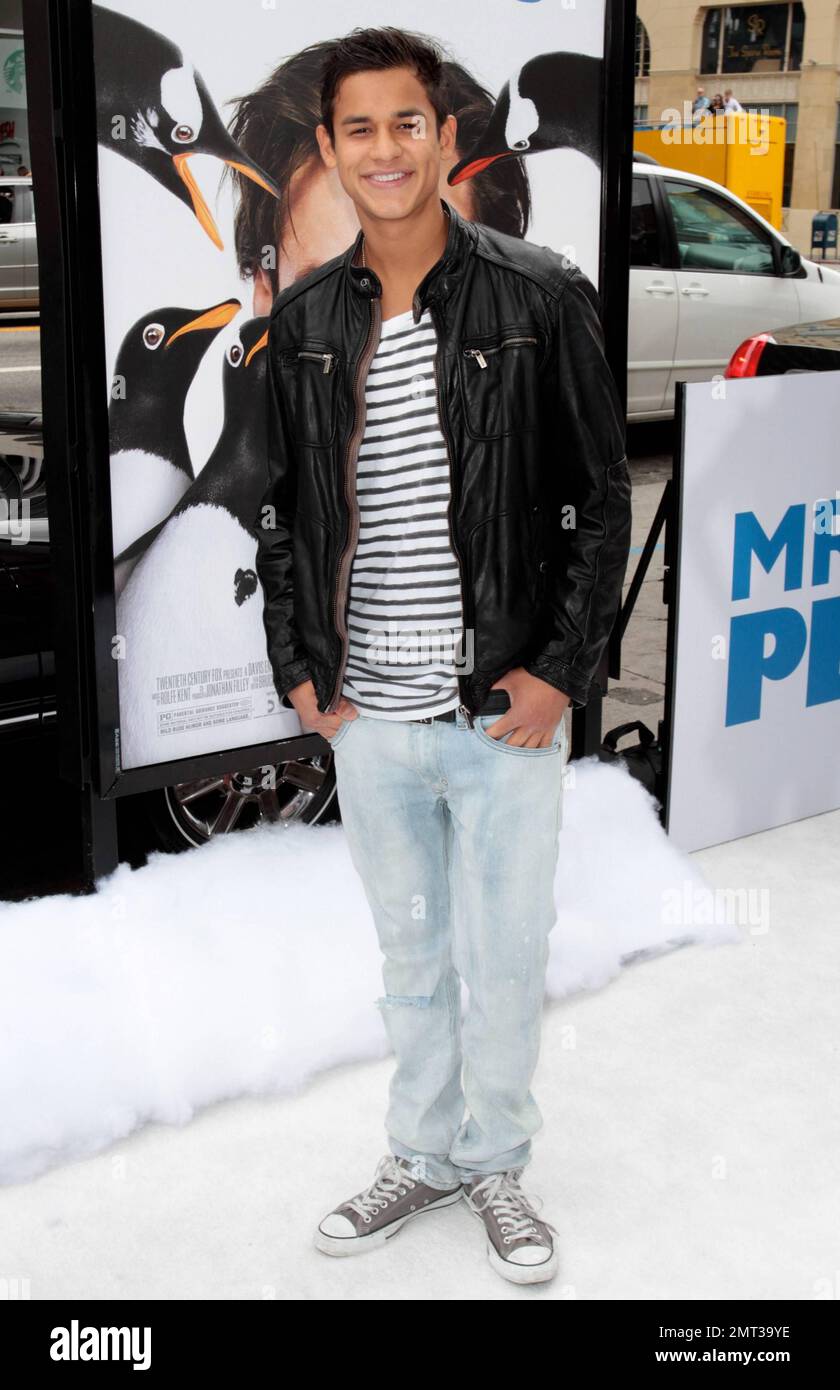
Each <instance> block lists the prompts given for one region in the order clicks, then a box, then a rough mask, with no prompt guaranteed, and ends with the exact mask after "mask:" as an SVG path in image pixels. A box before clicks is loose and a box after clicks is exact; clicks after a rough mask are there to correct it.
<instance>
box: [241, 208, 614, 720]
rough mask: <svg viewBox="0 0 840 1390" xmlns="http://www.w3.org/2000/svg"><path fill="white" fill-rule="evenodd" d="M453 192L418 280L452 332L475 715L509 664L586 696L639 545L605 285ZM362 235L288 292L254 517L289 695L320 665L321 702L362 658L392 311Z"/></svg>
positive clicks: (278, 676)
mask: <svg viewBox="0 0 840 1390" xmlns="http://www.w3.org/2000/svg"><path fill="white" fill-rule="evenodd" d="M441 202H442V205H443V207H444V209H445V211H446V212H447V213H448V214H449V230H448V237H447V242H446V247H445V250H444V253H443V255H442V257H441V259H440V260H439V261H438V262H437V264H436V265H434V266H433V267H432V269H431V270H430V271H429V272H428V274H427V275H426V276H425V277H424V279H423V280H422V282H421V283H420V285H419V286H418V287H417V291H416V293H415V296H414V317H415V321H416V320H417V319H418V318H419V316H420V313H421V311H422V309H423V308H425V307H426V306H427V305H428V307H429V310H430V313H431V316H432V320H433V322H434V325H435V328H436V331H437V337H438V352H437V358H436V369H435V376H436V389H437V405H438V411H439V415H440V422H441V428H442V432H443V436H444V439H445V441H446V445H447V452H448V455H449V464H450V473H451V501H450V505H449V521H450V533H451V539H452V544H453V549H454V551H455V554H456V558H457V560H458V563H459V567H460V572H461V587H462V601H463V619H464V626H465V628H468V629H472V634H473V663H474V664H473V669H472V670H471V671H470V670H465V671H464V672H463V673H462V674H459V677H458V680H459V688H460V692H461V699H462V704H463V706H464V708H465V709H466V710H467V711H468V712H471V713H475V711H476V710H478V709H479V708H480V707H481V705H482V704H483V702H484V699H485V697H486V695H487V692H488V690H489V688H490V686H491V685H492V684H493V682H494V681H496V680H498V679H499V677H501V676H502V675H504V674H505V673H506V672H507V671H509V670H510V669H511V668H512V667H514V666H524V667H525V669H526V670H527V671H530V672H531V673H532V674H533V675H535V676H539V677H540V678H541V679H542V680H545V681H547V682H548V683H549V684H550V685H553V686H555V687H556V688H557V689H559V690H563V691H565V692H567V694H568V695H569V696H570V697H571V701H572V704H573V705H575V706H579V705H583V704H585V703H586V701H587V700H588V699H589V698H590V696H591V695H592V694H593V693H595V692H596V691H597V685H593V677H594V675H595V672H596V670H597V668H598V665H599V662H600V658H601V656H602V653H603V650H604V647H605V645H606V642H607V639H608V637H609V634H610V630H611V628H612V626H613V623H614V621H615V617H616V614H617V612H618V608H619V606H620V602H621V590H622V582H623V578H624V572H625V568H626V564H627V557H628V552H629V546H630V491H631V489H630V477H629V472H628V468H627V459H626V454H625V435H624V418H623V413H622V410H621V405H620V402H619V397H618V393H617V391H616V386H615V381H614V379H613V376H612V373H611V371H610V369H609V367H608V365H607V362H606V359H605V357H604V352H603V334H602V329H601V322H600V319H599V315H598V309H599V298H598V294H597V291H596V290H595V288H594V286H593V285H592V283H591V281H590V280H588V279H587V277H586V276H585V275H584V274H583V272H582V271H581V270H580V269H579V268H578V267H577V266H576V265H574V264H573V263H570V262H569V261H567V260H565V259H564V258H563V257H562V256H560V255H558V254H557V253H556V252H554V251H551V250H550V249H549V248H547V247H544V246H535V245H533V244H532V243H530V242H528V241H523V240H520V239H518V238H516V237H513V236H509V235H506V234H505V233H502V232H497V231H494V230H493V229H492V228H490V227H487V226H485V225H483V224H481V223H475V222H470V221H467V220H466V219H465V218H463V217H461V216H460V214H459V213H458V211H457V209H455V208H453V207H452V206H451V205H449V204H447V203H446V202H445V201H444V200H443V199H442V200H441ZM361 240H362V233H361V231H360V232H359V235H358V236H357V238H356V240H355V242H354V243H353V245H352V246H351V247H349V248H348V250H347V251H346V252H344V253H343V254H342V255H340V256H336V257H334V258H333V259H332V260H329V261H327V262H325V264H324V265H322V266H320V267H318V269H316V270H313V271H311V272H310V273H308V274H307V275H305V276H303V277H302V278H301V279H300V280H298V281H296V282H295V283H294V284H293V285H290V286H288V287H287V288H286V289H284V290H282V291H281V292H280V294H278V296H277V298H276V299H275V301H274V304H273V306H272V310H271V316H270V320H269V328H268V342H267V364H266V366H267V371H266V376H267V383H268V384H267V406H268V460H267V462H268V477H267V487H266V490H265V494H264V496H263V499H262V502H261V505H260V510H259V512H258V514H257V517H256V519H255V529H256V531H257V535H258V538H259V539H258V551H257V571H258V574H259V577H260V581H261V583H262V587H263V591H264V600H265V602H264V609H263V614H264V616H263V621H264V624H265V631H266V637H267V645H268V654H269V658H270V661H271V666H272V671H273V674H274V681H275V685H276V687H277V693H278V695H279V696H280V697H281V699H282V701H283V704H284V705H287V706H290V705H291V702H290V701H289V699H288V691H289V690H291V689H292V688H293V687H294V686H296V685H298V684H299V683H300V682H301V681H304V680H306V679H307V678H311V679H312V681H313V683H314V686H315V691H316V694H317V697H318V706H319V708H320V709H321V711H322V712H324V713H326V712H327V711H331V710H334V709H335V707H336V705H337V703H338V701H339V698H340V696H341V689H342V685H343V678H344V668H345V664H346V660H347V646H348V644H347V628H346V621H345V609H346V604H347V595H348V589H349V581H350V570H351V566H352V561H353V554H354V550H355V546H356V541H357V537H358V524H359V513H358V505H357V503H356V495H355V481H354V476H355V475H354V470H355V466H356V455H357V452H358V448H359V444H360V441H361V439H362V436H363V433H364V427H365V395H364V391H365V377H366V374H367V370H368V367H369V365H370V361H371V358H372V356H373V354H374V352H375V350H376V347H377V344H378V341H379V333H380V324H381V292H382V286H381V283H380V281H379V279H378V278H377V276H376V274H375V272H374V271H373V270H371V269H370V268H367V267H364V266H362V265H360V264H359V263H358V262H359V261H360V259H361V255H360V251H361ZM466 650H467V652H469V646H467V648H466Z"/></svg>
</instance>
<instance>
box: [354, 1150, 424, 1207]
mask: <svg viewBox="0 0 840 1390" xmlns="http://www.w3.org/2000/svg"><path fill="white" fill-rule="evenodd" d="M415 1186H416V1183H415V1181H414V1179H413V1178H410V1177H409V1176H408V1174H407V1172H406V1171H405V1169H404V1168H401V1167H400V1164H399V1163H398V1162H397V1159H396V1158H395V1156H394V1155H393V1154H383V1156H382V1158H381V1159H380V1160H379V1166H378V1167H377V1169H376V1176H375V1177H374V1179H373V1182H372V1183H371V1185H370V1187H366V1188H365V1190H364V1192H360V1193H359V1195H358V1197H353V1198H352V1199H351V1200H350V1201H349V1202H348V1203H347V1205H348V1207H352V1208H353V1210H354V1211H357V1212H358V1213H359V1215H360V1216H372V1215H373V1213H374V1212H376V1211H378V1210H379V1208H380V1207H387V1205H388V1203H389V1202H392V1201H394V1199H395V1196H396V1194H397V1192H398V1190H399V1189H400V1188H401V1187H415Z"/></svg>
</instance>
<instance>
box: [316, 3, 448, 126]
mask: <svg viewBox="0 0 840 1390" xmlns="http://www.w3.org/2000/svg"><path fill="white" fill-rule="evenodd" d="M389 68H410V69H411V71H412V72H413V73H414V75H415V76H416V78H417V80H418V81H419V82H420V83H422V85H423V86H424V87H425V89H426V95H427V97H428V98H429V102H430V103H431V105H432V107H433V109H434V113H435V116H436V118H437V131H438V135H439V134H440V128H441V126H442V124H443V122H444V121H445V120H446V117H447V116H448V115H449V103H448V100H447V93H446V90H445V78H444V70H443V53H442V52H441V50H440V48H439V47H438V45H437V44H436V43H435V42H434V41H433V40H431V39H427V38H424V37H423V36H422V35H421V34H413V33H410V32H409V31H408V30H406V29H395V28H393V27H392V26H391V25H385V26H383V27H382V28H380V29H361V28H359V29H352V30H351V31H350V33H349V34H346V35H345V36H344V38H343V39H339V40H338V41H337V43H336V45H335V47H334V48H333V50H332V52H331V54H330V56H329V57H328V58H327V61H326V63H325V64H324V75H323V78H322V80H321V120H322V121H323V123H324V125H325V126H326V127H327V130H328V132H329V137H330V139H331V140H334V139H335V131H334V129H333V112H334V110H335V99H336V96H337V94H338V88H339V85H340V83H341V82H342V81H343V80H344V78H345V77H349V76H350V74H351V73H354V72H385V71H387V70H388V69H389Z"/></svg>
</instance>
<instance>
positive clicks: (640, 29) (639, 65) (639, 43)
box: [636, 15, 650, 77]
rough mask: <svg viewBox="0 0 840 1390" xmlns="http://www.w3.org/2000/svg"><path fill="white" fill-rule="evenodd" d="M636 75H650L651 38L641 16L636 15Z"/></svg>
mask: <svg viewBox="0 0 840 1390" xmlns="http://www.w3.org/2000/svg"><path fill="white" fill-rule="evenodd" d="M636 76H637V77H650V39H649V38H648V31H647V29H646V28H645V26H644V24H643V23H642V21H641V20H640V19H639V16H638V15H637V16H636Z"/></svg>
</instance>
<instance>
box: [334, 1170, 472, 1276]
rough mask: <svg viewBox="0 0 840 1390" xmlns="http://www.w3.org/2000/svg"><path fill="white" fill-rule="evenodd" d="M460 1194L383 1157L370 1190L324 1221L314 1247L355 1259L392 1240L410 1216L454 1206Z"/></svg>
mask: <svg viewBox="0 0 840 1390" xmlns="http://www.w3.org/2000/svg"><path fill="white" fill-rule="evenodd" d="M463 1195H464V1189H463V1187H462V1186H461V1185H460V1184H459V1185H458V1186H457V1187H453V1188H450V1189H449V1190H447V1191H443V1190H442V1189H441V1188H439V1187H429V1185H428V1184H427V1183H424V1182H421V1181H420V1180H419V1179H418V1178H417V1177H414V1176H412V1165H411V1161H410V1160H409V1159H406V1158H400V1157H398V1156H397V1155H396V1154H390V1153H389V1154H385V1155H384V1156H383V1157H382V1158H381V1159H380V1160H379V1164H378V1166H377V1169H376V1176H375V1177H374V1180H373V1182H372V1183H371V1185H370V1187H366V1188H365V1189H364V1191H363V1192H359V1193H357V1195H356V1196H355V1197H351V1198H350V1199H349V1201H346V1202H342V1203H341V1206H339V1207H336V1208H335V1210H334V1211H331V1212H330V1213H329V1214H328V1215H327V1216H325V1217H324V1219H323V1221H322V1222H321V1223H320V1225H319V1226H318V1229H317V1231H316V1232H315V1244H316V1246H317V1247H318V1249H319V1250H322V1251H323V1252H324V1254H325V1255H358V1254H360V1253H361V1251H363V1250H373V1249H374V1248H375V1247H376V1246H378V1245H384V1244H385V1242H386V1240H390V1238H391V1236H395V1235H396V1234H397V1231H399V1230H400V1229H401V1228H402V1227H403V1226H404V1225H405V1223H406V1221H410V1220H411V1218H412V1216H419V1215H420V1213H421V1212H423V1211H435V1210H437V1208H438V1207H449V1206H451V1205H452V1203H453V1202H459V1201H460V1200H461V1198H462V1197H463Z"/></svg>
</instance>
